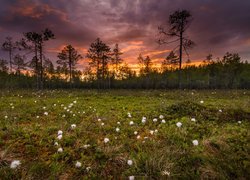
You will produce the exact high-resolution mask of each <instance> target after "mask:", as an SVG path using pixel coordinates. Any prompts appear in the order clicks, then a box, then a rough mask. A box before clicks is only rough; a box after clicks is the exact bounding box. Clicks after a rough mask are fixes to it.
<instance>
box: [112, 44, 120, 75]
mask: <svg viewBox="0 0 250 180" xmlns="http://www.w3.org/2000/svg"><path fill="white" fill-rule="evenodd" d="M122 54H123V53H122V52H121V50H120V49H119V46H118V44H115V48H114V49H113V52H112V58H111V63H112V65H113V70H114V74H115V78H118V77H119V65H120V64H121V63H122V62H123V59H122V58H121V55H122Z"/></svg>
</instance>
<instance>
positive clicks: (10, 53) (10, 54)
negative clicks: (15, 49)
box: [9, 47, 12, 74]
mask: <svg viewBox="0 0 250 180" xmlns="http://www.w3.org/2000/svg"><path fill="white" fill-rule="evenodd" d="M9 56H10V74H11V73H12V47H10V51H9Z"/></svg>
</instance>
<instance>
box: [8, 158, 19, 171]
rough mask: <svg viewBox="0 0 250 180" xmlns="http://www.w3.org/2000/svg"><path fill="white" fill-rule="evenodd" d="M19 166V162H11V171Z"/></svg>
mask: <svg viewBox="0 0 250 180" xmlns="http://www.w3.org/2000/svg"><path fill="white" fill-rule="evenodd" d="M20 165H21V162H20V161H19V160H13V161H12V162H11V164H10V168H11V169H16V168H17V167H18V166H20Z"/></svg>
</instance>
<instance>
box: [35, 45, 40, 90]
mask: <svg viewBox="0 0 250 180" xmlns="http://www.w3.org/2000/svg"><path fill="white" fill-rule="evenodd" d="M35 63H36V70H35V74H36V88H37V89H38V90H39V74H38V58H37V43H35Z"/></svg>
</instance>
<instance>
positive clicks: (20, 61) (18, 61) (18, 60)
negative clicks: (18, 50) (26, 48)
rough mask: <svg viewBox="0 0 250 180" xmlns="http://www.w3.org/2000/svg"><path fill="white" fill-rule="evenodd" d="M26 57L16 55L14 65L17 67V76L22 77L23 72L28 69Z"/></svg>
mask: <svg viewBox="0 0 250 180" xmlns="http://www.w3.org/2000/svg"><path fill="white" fill-rule="evenodd" d="M24 59H25V57H24V56H21V55H20V54H17V55H15V57H14V61H13V65H14V66H15V67H16V68H15V69H16V74H17V75H18V76H20V74H21V71H22V70H25V69H26V63H25V61H24Z"/></svg>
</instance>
